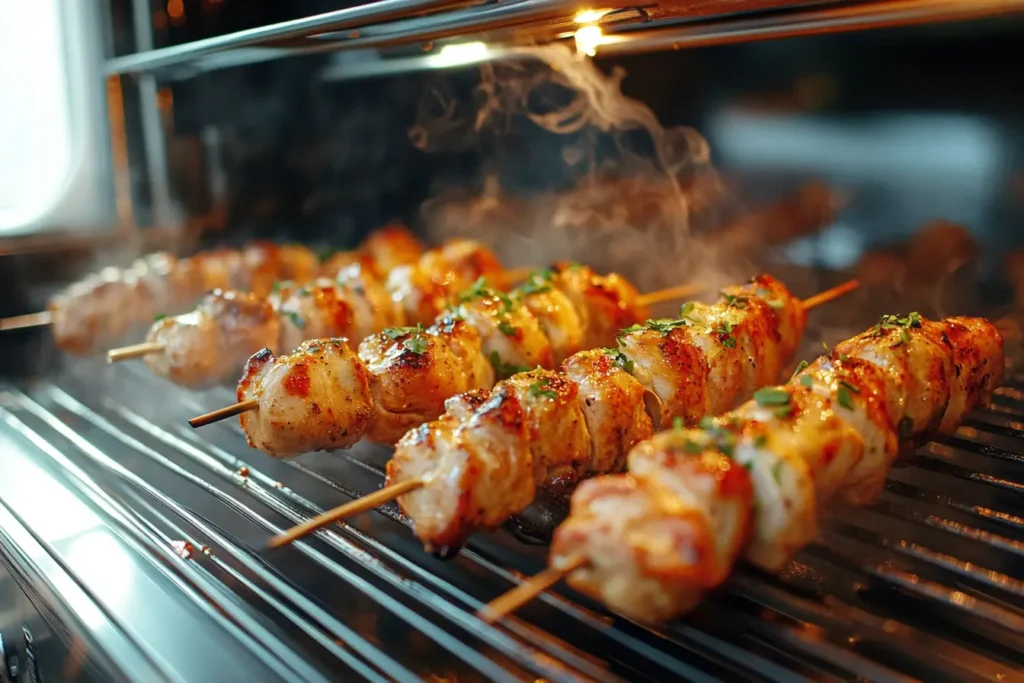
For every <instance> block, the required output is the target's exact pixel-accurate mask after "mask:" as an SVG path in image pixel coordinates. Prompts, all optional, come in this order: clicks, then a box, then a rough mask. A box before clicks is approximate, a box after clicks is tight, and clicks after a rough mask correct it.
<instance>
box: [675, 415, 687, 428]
mask: <svg viewBox="0 0 1024 683" xmlns="http://www.w3.org/2000/svg"><path fill="white" fill-rule="evenodd" d="M685 424H686V423H685V422H683V418H681V417H679V416H678V415H676V416H675V417H674V418H672V429H674V430H676V431H677V432H681V431H682V430H683V427H684V426H685Z"/></svg>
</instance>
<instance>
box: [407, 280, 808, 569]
mask: <svg viewBox="0 0 1024 683" xmlns="http://www.w3.org/2000/svg"><path fill="white" fill-rule="evenodd" d="M681 313H682V317H680V318H678V319H660V320H648V321H647V323H646V324H644V325H634V326H632V327H629V328H626V329H625V330H623V331H622V332H621V333H620V334H619V336H618V346H617V348H616V349H613V350H595V351H583V352H580V353H577V354H575V355H573V356H572V357H570V358H568V359H567V360H566V361H565V362H564V363H563V365H562V372H560V373H556V372H552V371H546V370H540V369H538V370H534V371H530V372H527V373H523V374H519V375H516V376H514V377H512V378H510V379H508V380H505V381H502V382H499V383H498V385H497V386H496V387H495V388H494V390H493V391H492V392H491V393H490V398H489V400H485V401H483V402H482V403H481V404H480V406H479V407H478V408H477V409H476V410H469V409H468V407H467V406H466V405H465V403H466V401H465V400H464V399H462V398H454V399H452V400H451V401H449V403H448V410H447V412H446V413H445V415H443V416H441V417H440V418H439V419H437V420H435V421H434V422H431V423H428V424H426V425H423V426H421V427H419V428H416V429H414V430H413V431H411V432H409V433H408V434H407V435H406V436H405V437H403V438H402V440H401V441H399V443H398V445H397V447H396V448H395V454H394V457H393V458H392V459H391V461H390V462H388V467H387V470H388V481H389V483H399V482H403V481H407V480H410V479H414V478H420V477H426V478H427V482H426V483H425V485H423V486H422V487H421V488H419V489H417V490H415V491H412V492H410V493H407V494H405V495H403V496H400V497H399V498H398V502H399V505H400V506H401V508H402V510H403V512H404V513H405V514H406V515H408V516H409V517H410V518H411V519H412V521H413V525H414V529H415V532H416V535H417V536H418V537H419V539H420V540H421V541H423V543H424V545H425V546H426V547H427V548H428V549H440V548H447V547H450V546H457V545H459V544H461V543H462V542H463V541H464V540H465V539H466V538H467V536H469V535H470V534H471V533H473V532H474V531H477V530H480V529H491V528H493V527H495V526H496V525H497V524H499V523H501V522H502V521H504V520H506V519H508V517H509V516H511V515H513V514H516V513H518V512H521V511H522V510H523V508H525V507H526V506H527V505H528V504H529V503H530V502H532V501H533V499H534V498H535V496H536V493H537V489H538V488H539V487H546V486H564V485H566V484H570V485H571V484H575V483H576V482H577V481H579V480H580V479H582V478H585V477H588V476H592V475H594V474H599V473H604V472H613V471H617V470H620V469H621V468H622V467H623V466H624V464H625V456H626V453H627V452H628V451H629V449H630V448H631V447H632V446H633V445H635V444H636V443H638V442H640V441H642V440H644V439H647V438H649V437H650V435H651V433H652V431H653V429H654V424H659V423H666V422H667V423H672V422H673V421H674V420H677V419H678V420H680V421H686V422H689V423H693V422H695V421H696V420H698V419H699V418H701V417H702V416H704V415H707V414H713V413H716V412H722V411H724V410H727V409H729V408H732V407H733V406H735V405H736V404H737V403H738V402H739V401H741V400H743V399H745V398H746V397H748V396H749V395H750V393H751V392H752V391H753V390H754V389H756V388H757V387H758V386H763V385H764V384H766V383H769V382H771V381H773V380H774V379H776V378H777V377H778V375H779V373H780V372H781V371H782V368H783V367H784V366H785V365H786V364H787V363H788V362H789V361H790V359H791V358H792V356H793V355H794V354H795V352H796V349H797V347H798V345H799V341H800V337H801V335H802V333H803V328H804V321H805V316H806V313H805V310H804V307H803V304H802V302H801V301H800V300H799V299H797V298H795V297H794V296H793V295H792V294H790V293H789V291H788V290H786V288H785V287H784V286H783V285H782V284H781V283H779V282H778V281H776V280H774V279H773V278H770V277H767V276H761V277H759V278H755V279H754V280H753V281H752V282H751V283H749V284H747V285H745V286H742V287H732V288H729V289H727V290H726V291H725V292H723V297H722V300H721V301H720V302H718V303H717V304H714V305H707V304H687V305H686V306H684V307H683V309H682V311H681ZM480 398H481V397H480V396H479V395H477V396H476V397H475V398H474V399H473V400H475V401H479V400H480ZM496 475H500V477H499V479H498V480H496V479H495V476H496ZM498 481H500V482H502V484H501V485H500V486H499V485H498V483H497V482H498Z"/></svg>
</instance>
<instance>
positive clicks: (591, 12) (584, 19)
mask: <svg viewBox="0 0 1024 683" xmlns="http://www.w3.org/2000/svg"><path fill="white" fill-rule="evenodd" d="M606 14H608V10H606V9H585V10H583V11H581V12H578V13H577V14H576V16H575V17H573V21H575V22H576V23H577V24H596V23H597V22H599V21H601V17H603V16H604V15H606Z"/></svg>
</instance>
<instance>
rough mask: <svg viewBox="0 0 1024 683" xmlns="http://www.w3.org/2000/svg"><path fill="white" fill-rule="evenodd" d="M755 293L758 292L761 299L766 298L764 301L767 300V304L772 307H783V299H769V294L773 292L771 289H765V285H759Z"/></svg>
mask: <svg viewBox="0 0 1024 683" xmlns="http://www.w3.org/2000/svg"><path fill="white" fill-rule="evenodd" d="M754 293H755V294H757V297H758V298H759V299H764V302H765V303H766V304H768V305H769V306H771V307H772V308H782V306H783V304H782V302H781V301H777V300H775V299H769V298H768V295H769V294H771V292H769V291H768V290H767V289H765V288H764V287H758V288H757V289H756V290H755V292H754Z"/></svg>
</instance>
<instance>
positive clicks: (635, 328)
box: [615, 325, 647, 342]
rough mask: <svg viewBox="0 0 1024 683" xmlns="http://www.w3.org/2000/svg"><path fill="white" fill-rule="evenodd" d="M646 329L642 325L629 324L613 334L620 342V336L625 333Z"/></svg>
mask: <svg viewBox="0 0 1024 683" xmlns="http://www.w3.org/2000/svg"><path fill="white" fill-rule="evenodd" d="M646 329H647V328H646V327H644V326H643V325H630V326H629V327H625V328H623V329H621V330H619V333H618V334H617V335H615V341H617V342H621V341H622V338H623V337H625V336H626V335H627V334H632V333H633V332H642V331H644V330H646Z"/></svg>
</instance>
